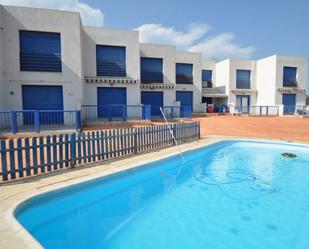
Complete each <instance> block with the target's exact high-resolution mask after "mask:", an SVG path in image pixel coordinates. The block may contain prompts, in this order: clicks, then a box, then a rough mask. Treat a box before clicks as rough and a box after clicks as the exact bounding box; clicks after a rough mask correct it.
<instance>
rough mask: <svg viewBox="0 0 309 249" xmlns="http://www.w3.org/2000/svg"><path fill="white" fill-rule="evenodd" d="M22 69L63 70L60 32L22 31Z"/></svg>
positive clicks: (20, 37)
mask: <svg viewBox="0 0 309 249" xmlns="http://www.w3.org/2000/svg"><path fill="white" fill-rule="evenodd" d="M19 42H20V53H19V60H20V70H21V71H41V72H61V71H62V68H61V41H60V34H59V33H48V32H37V31H20V32H19Z"/></svg>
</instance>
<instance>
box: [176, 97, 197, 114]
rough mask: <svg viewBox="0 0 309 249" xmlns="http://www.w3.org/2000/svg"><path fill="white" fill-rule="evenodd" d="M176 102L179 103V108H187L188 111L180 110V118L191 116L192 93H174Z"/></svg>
mask: <svg viewBox="0 0 309 249" xmlns="http://www.w3.org/2000/svg"><path fill="white" fill-rule="evenodd" d="M176 101H179V102H180V106H181V107H184V106H186V107H188V108H189V109H187V108H186V109H184V108H181V109H180V115H181V117H188V116H191V113H192V106H193V93H192V92H190V91H176Z"/></svg>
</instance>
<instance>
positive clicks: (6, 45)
mask: <svg viewBox="0 0 309 249" xmlns="http://www.w3.org/2000/svg"><path fill="white" fill-rule="evenodd" d="M0 18H1V20H2V27H3V30H2V31H1V36H3V37H2V44H1V45H2V46H1V50H2V51H1V54H0V55H2V61H6V63H5V64H3V66H2V68H3V72H2V73H3V81H2V82H1V83H2V86H1V88H2V89H1V88H0V89H1V90H3V91H2V92H3V103H2V105H1V102H0V109H22V108H23V106H22V85H49V86H51V85H55V86H62V87H63V101H64V109H78V108H80V106H81V104H83V84H84V83H83V71H82V64H83V61H82V60H83V58H82V51H81V50H80V53H78V51H76V49H75V48H74V46H73V47H72V48H71V43H70V39H73V40H75V41H76V39H77V42H78V40H80V44H77V46H79V45H80V48H81V46H82V44H83V41H82V39H83V38H82V36H81V35H82V34H81V33H80V32H79V36H78V34H76V32H74V30H72V29H71V27H69V26H68V28H67V34H66V35H64V32H66V31H63V29H64V28H63V27H62V28H59V29H57V28H54V27H53V25H51V28H52V29H51V30H47V29H31V27H30V28H29V27H26V26H24V25H23V24H22V23H21V22H20V21H19V20H18V19H16V18H15V16H14V15H12V14H11V13H10V11H8V10H7V9H5V8H3V6H1V14H0ZM46 18H49V17H48V16H46ZM4 22H5V23H4ZM49 22H50V21H49ZM68 25H69V24H68ZM78 28H80V27H78ZM61 29H62V30H61ZM20 30H26V31H41V32H59V33H60V36H61V62H62V64H61V65H62V72H35V71H20V59H19V57H20V55H19V53H20V45H19V31H20ZM68 34H72V35H69V36H68ZM68 37H69V38H68Z"/></svg>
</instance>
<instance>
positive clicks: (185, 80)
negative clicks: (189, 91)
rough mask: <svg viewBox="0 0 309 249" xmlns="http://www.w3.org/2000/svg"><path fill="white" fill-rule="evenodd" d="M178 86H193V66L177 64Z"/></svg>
mask: <svg viewBox="0 0 309 249" xmlns="http://www.w3.org/2000/svg"><path fill="white" fill-rule="evenodd" d="M176 84H193V65H192V64H186V63H176Z"/></svg>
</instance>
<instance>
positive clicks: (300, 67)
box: [275, 55, 307, 106]
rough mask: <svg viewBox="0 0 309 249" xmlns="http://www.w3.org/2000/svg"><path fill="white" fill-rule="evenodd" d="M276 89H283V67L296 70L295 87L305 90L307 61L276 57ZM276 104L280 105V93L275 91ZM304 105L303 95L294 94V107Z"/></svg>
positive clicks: (304, 96) (298, 58)
mask: <svg viewBox="0 0 309 249" xmlns="http://www.w3.org/2000/svg"><path fill="white" fill-rule="evenodd" d="M275 57H276V68H275V72H276V88H278V87H283V67H285V66H287V67H296V68H297V76H296V77H297V85H298V88H301V89H306V87H307V60H306V59H305V58H301V57H293V56H279V55H276V56H275ZM276 103H277V104H282V93H280V92H278V91H276ZM305 103H306V94H305V93H296V105H298V106H302V105H305Z"/></svg>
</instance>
